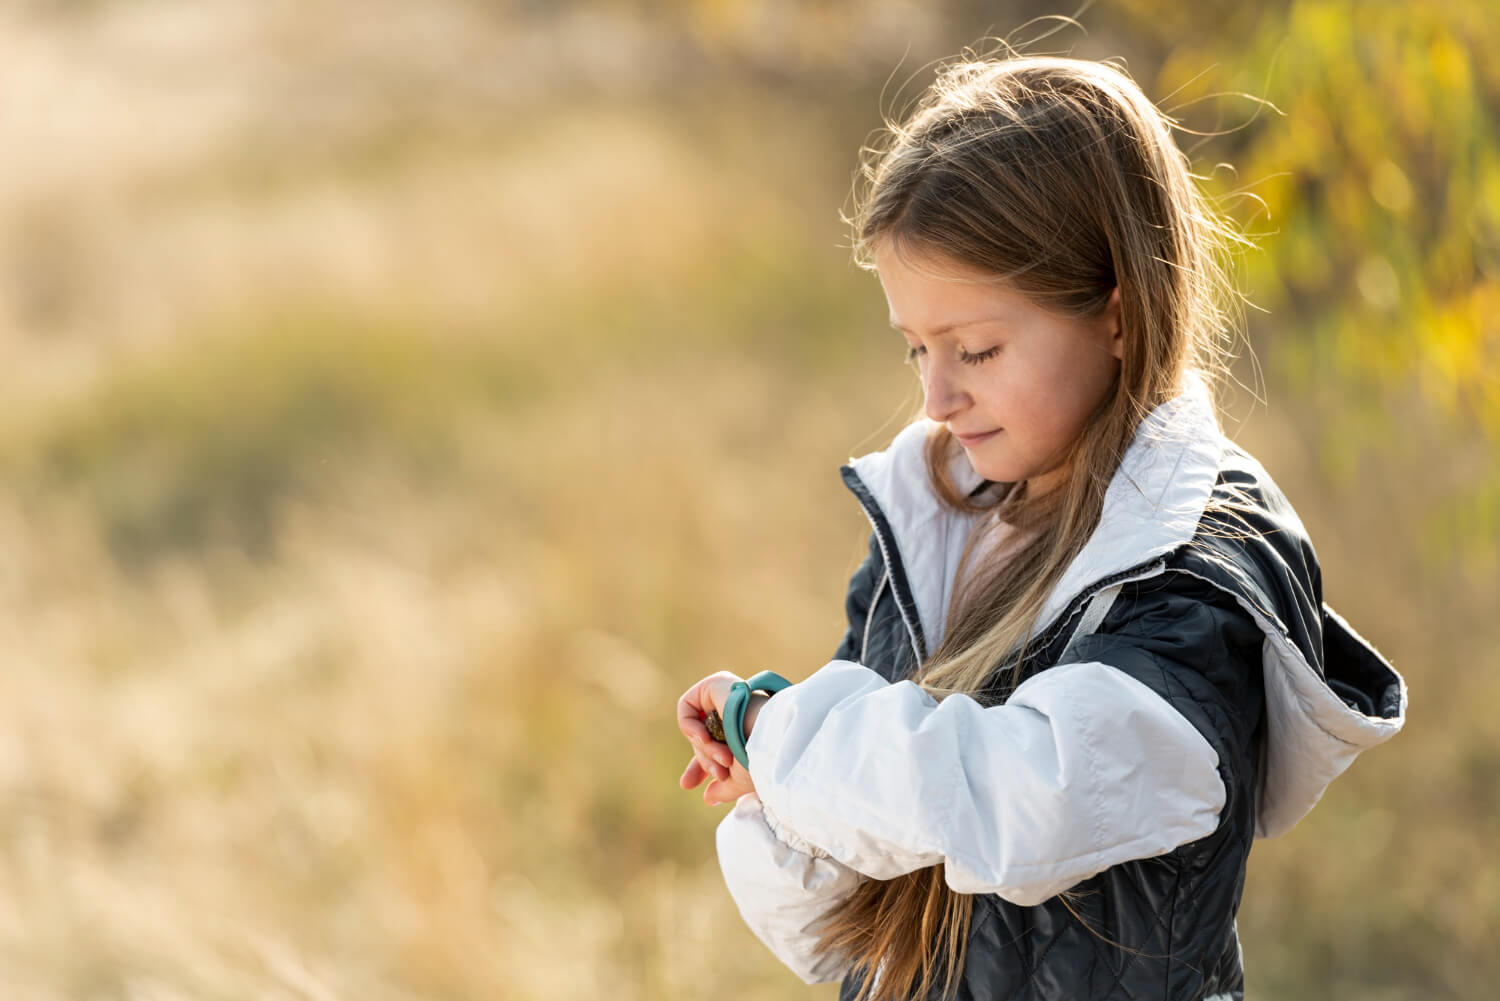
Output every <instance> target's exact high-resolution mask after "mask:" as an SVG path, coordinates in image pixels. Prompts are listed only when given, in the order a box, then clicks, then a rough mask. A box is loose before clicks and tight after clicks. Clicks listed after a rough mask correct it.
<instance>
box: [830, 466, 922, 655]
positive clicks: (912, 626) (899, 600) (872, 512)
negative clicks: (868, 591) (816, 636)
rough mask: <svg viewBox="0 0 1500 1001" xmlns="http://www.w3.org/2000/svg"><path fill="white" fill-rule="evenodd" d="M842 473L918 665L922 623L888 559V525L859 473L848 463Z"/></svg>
mask: <svg viewBox="0 0 1500 1001" xmlns="http://www.w3.org/2000/svg"><path fill="white" fill-rule="evenodd" d="M842 472H843V477H844V483H845V485H847V486H848V487H849V490H850V491H851V492H852V493H853V494H854V498H855V499H856V500H857V501H859V506H860V509H861V510H863V511H864V513H865V517H866V518H867V519H869V522H870V528H871V529H872V530H873V531H874V532H875V542H876V544H877V545H879V547H880V558H881V560H882V561H883V562H884V563H885V572H886V577H887V578H889V580H890V583H891V592H892V593H893V594H894V595H895V596H896V610H897V611H898V612H900V613H901V621H902V622H903V623H905V624H906V636H907V639H909V640H911V649H912V652H913V653H914V654H916V657H917V663H918V664H921V663H922V662H924V661H925V660H926V659H927V654H926V653H925V651H924V650H923V647H924V646H925V644H924V643H923V642H922V626H921V623H920V622H915V621H913V618H914V616H915V615H916V607H917V606H916V602H915V600H913V598H912V595H911V588H910V586H909V585H908V582H907V581H906V573H905V568H904V567H901V566H898V565H897V564H896V563H895V562H893V561H892V560H891V552H892V551H893V549H894V547H895V540H894V539H890V538H887V536H886V533H887V532H888V531H889V525H888V524H887V523H886V520H885V514H884V512H882V511H880V508H879V505H877V504H876V503H875V498H874V495H872V494H871V493H870V488H869V487H867V486H865V483H864V481H863V480H861V479H860V478H859V474H858V473H856V472H855V471H854V468H853V467H852V466H845V467H844V468H843V470H842ZM898 571H899V572H898ZM874 607H875V604H874V602H873V601H872V602H871V603H870V608H871V610H873V609H874Z"/></svg>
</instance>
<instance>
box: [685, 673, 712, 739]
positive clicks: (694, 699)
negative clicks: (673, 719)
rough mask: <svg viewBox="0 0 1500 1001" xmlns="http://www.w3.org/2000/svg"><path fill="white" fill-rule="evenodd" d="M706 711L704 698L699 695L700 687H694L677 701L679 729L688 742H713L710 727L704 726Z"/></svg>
mask: <svg viewBox="0 0 1500 1001" xmlns="http://www.w3.org/2000/svg"><path fill="white" fill-rule="evenodd" d="M703 716H704V709H703V705H702V697H701V696H700V694H699V686H698V685H694V686H693V687H692V688H689V689H688V690H687V691H685V692H683V693H682V697H681V698H679V699H678V700H677V729H679V730H681V731H682V735H683V736H684V737H686V738H687V739H688V740H691V741H694V742H698V741H711V740H713V736H712V735H711V734H710V733H709V732H708V727H706V726H704V725H703Z"/></svg>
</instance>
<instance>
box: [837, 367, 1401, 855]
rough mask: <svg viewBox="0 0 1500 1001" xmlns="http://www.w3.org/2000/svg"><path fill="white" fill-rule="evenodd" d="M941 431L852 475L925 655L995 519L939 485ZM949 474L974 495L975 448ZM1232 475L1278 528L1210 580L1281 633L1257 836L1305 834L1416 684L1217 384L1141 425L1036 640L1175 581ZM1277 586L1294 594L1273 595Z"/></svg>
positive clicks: (923, 424)
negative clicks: (1235, 422)
mask: <svg viewBox="0 0 1500 1001" xmlns="http://www.w3.org/2000/svg"><path fill="white" fill-rule="evenodd" d="M939 427H940V425H939V424H938V423H937V422H935V421H932V420H929V419H927V418H925V417H924V418H919V419H918V420H916V421H913V422H912V423H911V424H908V425H907V426H906V427H905V428H903V429H902V430H901V431H900V432H898V433H897V435H896V436H895V438H894V440H893V441H892V442H891V444H890V445H889V446H888V447H887V448H885V449H883V450H881V451H877V452H872V453H869V454H867V455H864V456H861V457H859V458H853V459H850V461H849V462H848V463H847V464H846V465H845V466H843V467H842V469H841V472H842V474H843V477H844V481H845V483H846V484H847V485H848V487H849V488H850V490H851V491H852V492H853V493H854V494H855V496H856V497H857V498H858V499H859V501H860V503H861V506H862V507H863V508H864V510H865V513H866V515H867V516H868V517H869V519H870V521H871V524H872V525H873V527H874V530H875V535H876V538H877V541H878V542H879V544H880V548H881V552H882V555H883V556H884V558H885V563H886V566H887V568H889V571H890V581H891V586H892V588H893V590H894V591H895V596H896V600H897V606H898V607H899V608H900V610H901V614H902V617H903V619H904V620H905V622H906V625H907V629H908V633H909V635H910V638H911V642H912V646H913V650H914V652H915V653H916V654H917V658H918V660H919V661H920V660H923V659H925V658H926V656H927V655H928V653H930V651H932V650H935V649H937V646H938V644H939V643H940V642H941V640H942V635H943V630H944V627H945V622H944V619H945V616H946V611H947V608H948V604H949V601H950V597H951V592H952V588H953V585H954V577H955V573H956V570H957V568H958V563H959V559H960V558H961V556H962V554H963V550H964V546H965V544H966V542H967V540H968V536H969V533H970V530H971V529H972V528H973V526H974V524H975V522H976V521H977V520H979V519H980V518H982V517H983V515H970V514H964V513H959V512H954V511H952V510H950V509H949V508H947V507H946V506H945V505H943V504H942V503H941V502H940V500H939V498H938V496H937V493H936V491H935V489H934V488H933V486H932V483H931V481H930V479H929V477H928V475H927V469H926V457H925V444H926V440H927V437H928V435H929V434H931V433H933V432H935V431H936V430H937V429H938V428H939ZM949 472H950V474H951V475H952V477H953V481H954V483H955V484H956V485H957V486H958V487H959V489H960V490H963V491H964V492H966V493H969V492H972V491H974V490H975V489H977V488H978V487H979V486H980V485H981V484H982V483H983V482H984V480H983V477H981V476H980V475H979V474H978V473H977V472H976V471H975V470H974V468H973V466H972V465H971V464H970V462H969V460H968V457H967V455H966V454H964V453H963V452H959V453H958V454H957V455H956V456H955V457H954V458H953V459H952V462H951V465H950V467H949ZM1229 479H1234V480H1235V483H1236V486H1235V488H1234V494H1235V496H1236V497H1237V498H1238V499H1240V500H1241V501H1243V500H1244V498H1245V497H1246V496H1249V497H1252V498H1254V499H1255V500H1256V501H1257V503H1260V504H1262V505H1263V506H1264V509H1265V517H1266V523H1267V524H1272V525H1274V529H1273V530H1272V531H1270V532H1268V533H1267V535H1269V536H1274V540H1273V541H1272V542H1271V543H1266V542H1264V541H1262V542H1261V544H1259V545H1256V546H1254V547H1253V552H1252V547H1249V546H1247V547H1246V548H1245V549H1244V550H1243V551H1234V552H1232V553H1231V554H1229V555H1227V556H1225V557H1223V558H1222V559H1221V560H1220V561H1219V562H1218V563H1217V564H1211V565H1210V570H1209V571H1208V572H1205V573H1204V574H1203V575H1204V576H1205V578H1206V579H1209V580H1210V581H1211V582H1212V583H1214V584H1215V585H1217V586H1219V587H1221V588H1223V589H1224V590H1226V591H1228V592H1230V593H1231V594H1233V595H1234V597H1235V599H1236V600H1237V601H1238V602H1239V603H1240V604H1241V606H1242V607H1243V608H1244V609H1245V610H1246V611H1247V612H1248V613H1249V614H1250V615H1251V616H1253V617H1254V619H1255V621H1256V623H1257V624H1258V625H1259V626H1260V628H1261V630H1262V632H1263V633H1264V634H1265V637H1266V641H1265V644H1264V647H1263V661H1262V666H1263V672H1264V681H1265V693H1266V724H1267V729H1266V741H1265V743H1264V746H1263V749H1262V754H1263V760H1262V767H1261V769H1260V784H1259V787H1258V789H1257V794H1256V835H1257V836H1259V837H1267V836H1274V835H1277V834H1281V833H1284V832H1285V831H1287V830H1289V829H1290V828H1291V827H1292V826H1293V825H1294V824H1296V822H1297V821H1298V820H1299V819H1301V818H1302V817H1303V816H1304V815H1305V814H1306V813H1307V812H1308V811H1309V810H1311V809H1312V807H1313V805H1314V804H1316V803H1317V801H1318V799H1319V798H1321V796H1322V795H1323V792H1324V790H1325V789H1326V788H1327V786H1328V785H1329V784H1330V783H1331V782H1332V781H1333V779H1334V778H1336V777H1337V776H1338V775H1339V774H1341V773H1342V772H1343V771H1344V770H1345V769H1346V768H1348V767H1349V765H1350V764H1352V763H1353V760H1354V758H1355V757H1356V756H1357V755H1358V754H1359V753H1360V752H1361V751H1363V750H1365V749H1366V748H1369V747H1372V746H1374V745H1376V744H1379V743H1382V742H1384V741H1386V740H1388V739H1390V738H1391V737H1392V736H1394V735H1395V734H1396V733H1397V732H1398V731H1399V730H1400V729H1401V727H1402V726H1403V724H1404V723H1405V719H1406V705H1407V689H1406V682H1405V680H1404V679H1403V678H1402V677H1401V675H1400V674H1399V673H1398V672H1397V671H1396V670H1395V668H1394V667H1392V666H1391V664H1390V663H1389V662H1388V661H1387V660H1386V659H1385V658H1384V657H1382V656H1381V655H1380V653H1379V652H1377V651H1376V650H1375V648H1374V647H1373V646H1372V645H1371V644H1370V643H1368V642H1367V641H1366V640H1365V639H1364V638H1363V637H1361V636H1360V635H1359V634H1358V633H1356V632H1355V631H1354V630H1353V629H1352V628H1351V627H1350V626H1349V625H1348V623H1346V622H1345V621H1344V620H1343V619H1342V618H1341V617H1340V616H1339V615H1338V614H1337V613H1336V612H1334V610H1333V609H1332V608H1330V607H1329V606H1328V605H1327V604H1326V603H1324V602H1323V601H1322V596H1321V579H1320V575H1319V573H1318V569H1317V565H1316V561H1315V557H1314V556H1313V555H1312V553H1313V550H1312V545H1311V543H1310V541H1309V540H1308V539H1307V533H1306V530H1305V529H1304V527H1303V525H1302V523H1301V521H1300V519H1298V518H1297V515H1296V513H1295V511H1294V510H1293V509H1292V507H1291V505H1290V504H1289V503H1288V502H1287V501H1286V499H1285V497H1284V496H1283V495H1282V494H1281V492H1280V490H1279V489H1278V488H1277V487H1276V485H1275V483H1274V482H1273V481H1272V480H1271V478H1270V476H1269V475H1268V474H1266V472H1265V470H1264V469H1263V468H1262V467H1261V466H1260V464H1259V463H1258V462H1256V461H1255V460H1254V459H1253V458H1251V457H1250V456H1248V455H1247V454H1246V453H1245V452H1244V451H1243V450H1241V449H1239V448H1238V446H1236V445H1234V443H1232V442H1231V441H1229V439H1227V438H1226V437H1225V436H1224V435H1223V433H1222V431H1221V430H1220V428H1219V424H1218V420H1217V418H1216V416H1215V412H1214V407H1213V402H1212V399H1211V398H1210V396H1209V392H1208V388H1207V386H1206V385H1205V383H1204V382H1203V380H1202V379H1201V377H1198V376H1192V377H1190V379H1189V380H1188V383H1187V386H1186V389H1185V391H1184V392H1183V393H1182V394H1181V395H1179V396H1177V397H1175V398H1174V399H1172V400H1169V401H1167V402H1166V403H1163V404H1162V405H1160V406H1158V407H1157V408H1155V409H1154V410H1153V411H1151V413H1149V414H1148V415H1147V416H1146V418H1145V419H1144V420H1143V421H1142V422H1141V425H1140V427H1139V428H1138V429H1137V431H1136V435H1135V437H1134V439H1133V440H1132V442H1131V444H1130V446H1129V448H1128V449H1127V450H1126V453H1125V455H1124V457H1123V458H1122V460H1121V463H1120V466H1119V468H1118V469H1117V470H1116V472H1115V474H1114V476H1113V478H1112V479H1111V481H1110V484H1109V486H1108V488H1107V491H1106V493H1105V498H1104V505H1103V508H1102V510H1101V514H1100V519H1099V523H1098V525H1097V526H1096V528H1095V530H1094V532H1093V533H1092V534H1091V536H1090V537H1089V540H1088V542H1087V543H1086V544H1085V545H1084V547H1083V549H1082V550H1081V551H1080V552H1079V554H1078V556H1077V557H1075V558H1074V560H1073V561H1072V563H1071V564H1069V566H1068V568H1067V570H1066V571H1065V572H1064V574H1063V576H1062V578H1061V580H1060V581H1059V583H1058V585H1057V586H1056V587H1055V588H1054V589H1053V591H1052V593H1051V594H1050V595H1049V596H1048V598H1047V601H1046V603H1045V605H1044V606H1043V609H1042V612H1041V615H1040V618H1039V620H1038V622H1037V624H1036V629H1035V633H1036V634H1037V635H1040V634H1042V633H1043V632H1044V631H1045V630H1046V629H1047V628H1048V627H1049V626H1051V625H1052V624H1053V623H1054V622H1056V621H1058V620H1059V619H1060V618H1061V617H1062V616H1063V614H1064V613H1065V612H1067V611H1069V610H1070V609H1073V608H1076V607H1077V605H1078V601H1079V599H1080V598H1081V597H1083V596H1086V595H1088V594H1089V593H1090V592H1092V591H1097V590H1098V589H1099V588H1100V587H1102V585H1103V584H1105V583H1108V582H1117V581H1119V580H1120V579H1122V578H1123V577H1131V578H1132V579H1133V578H1135V577H1147V576H1152V575H1154V574H1158V573H1162V572H1165V571H1166V569H1167V567H1166V563H1167V558H1168V557H1170V556H1172V555H1173V554H1176V553H1179V552H1180V551H1182V550H1184V549H1185V548H1186V547H1188V545H1189V543H1191V542H1193V541H1194V538H1195V535H1197V534H1198V532H1199V529H1200V520H1201V519H1202V518H1203V514H1204V511H1205V507H1206V506H1207V505H1208V503H1209V500H1210V498H1211V497H1213V496H1214V494H1215V491H1216V489H1219V490H1224V489H1227V487H1226V484H1227V481H1228V480H1229ZM1246 484H1250V485H1251V486H1252V488H1253V489H1251V490H1249V491H1246V490H1245V489H1244V486H1245V485H1246ZM1268 580H1273V581H1276V582H1279V586H1277V587H1275V588H1271V587H1269V586H1266V584H1265V582H1266V581H1268ZM1258 582H1259V583H1258ZM1271 593H1275V594H1276V595H1277V599H1272V598H1271V597H1270V594H1271ZM1287 606H1296V607H1287Z"/></svg>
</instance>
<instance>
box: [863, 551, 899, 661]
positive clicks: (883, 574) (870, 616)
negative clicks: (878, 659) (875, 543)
mask: <svg viewBox="0 0 1500 1001" xmlns="http://www.w3.org/2000/svg"><path fill="white" fill-rule="evenodd" d="M890 575H891V569H890V567H887V566H882V567H881V568H880V580H879V582H877V583H876V585H875V596H874V597H873V598H871V599H870V607H869V609H868V610H866V612H865V638H864V639H863V640H862V641H861V642H860V644H859V662H860V663H861V664H864V665H865V666H866V667H868V666H869V664H870V623H872V622H874V621H875V606H876V605H878V604H879V603H880V592H881V591H884V590H885V582H886V580H887V579H888V578H889V577H890Z"/></svg>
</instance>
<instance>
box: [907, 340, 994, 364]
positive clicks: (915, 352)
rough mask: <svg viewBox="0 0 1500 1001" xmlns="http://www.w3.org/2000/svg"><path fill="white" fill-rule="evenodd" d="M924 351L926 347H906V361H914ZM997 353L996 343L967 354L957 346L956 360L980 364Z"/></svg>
mask: <svg viewBox="0 0 1500 1001" xmlns="http://www.w3.org/2000/svg"><path fill="white" fill-rule="evenodd" d="M926 353H927V349H926V348H922V347H917V348H913V347H908V348H907V349H906V360H907V361H908V362H914V361H916V360H917V358H918V357H919V356H921V355H925V354H926ZM999 353H1000V347H999V346H998V345H996V346H995V347H992V348H990V349H988V350H986V351H981V352H979V353H978V354H972V355H971V354H969V353H968V352H967V351H965V350H964V349H963V348H959V349H958V360H959V361H961V362H963V363H964V364H965V365H980V364H983V363H984V362H987V361H989V360H990V359H991V358H993V357H995V356H996V355H997V354H999Z"/></svg>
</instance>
